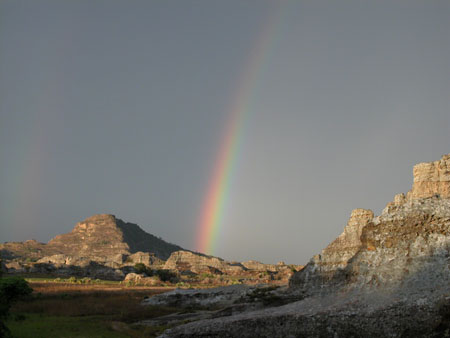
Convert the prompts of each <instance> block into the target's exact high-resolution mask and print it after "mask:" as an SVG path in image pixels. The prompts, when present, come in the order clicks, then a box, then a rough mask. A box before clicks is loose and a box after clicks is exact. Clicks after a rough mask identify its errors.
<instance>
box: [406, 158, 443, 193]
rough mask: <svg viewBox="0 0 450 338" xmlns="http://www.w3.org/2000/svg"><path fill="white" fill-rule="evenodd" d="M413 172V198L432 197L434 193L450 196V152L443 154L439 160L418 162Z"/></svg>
mask: <svg viewBox="0 0 450 338" xmlns="http://www.w3.org/2000/svg"><path fill="white" fill-rule="evenodd" d="M413 173H414V184H413V187H412V189H411V192H410V197H411V198H424V197H431V196H433V195H434V194H438V195H440V196H441V197H445V198H449V197H450V154H449V155H444V156H442V158H441V159H440V160H439V161H435V162H428V163H419V164H416V165H415V166H414V169H413Z"/></svg>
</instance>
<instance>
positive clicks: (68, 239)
mask: <svg viewBox="0 0 450 338" xmlns="http://www.w3.org/2000/svg"><path fill="white" fill-rule="evenodd" d="M47 246H48V247H49V248H51V250H53V251H54V252H58V253H62V254H66V255H79V256H84V257H86V256H114V255H118V254H123V255H130V254H133V253H136V252H138V251H142V252H151V253H153V254H154V255H155V256H156V257H158V258H160V259H163V260H166V259H167V258H169V256H170V254H171V253H172V252H174V251H178V250H183V248H181V247H180V246H178V245H174V244H171V243H168V242H166V241H164V240H162V239H160V238H158V237H156V236H153V235H151V234H149V233H147V232H145V231H144V230H142V229H141V228H140V227H139V226H138V225H137V224H133V223H125V222H124V221H122V220H121V219H118V218H116V217H115V216H114V215H107V214H101V215H94V216H92V217H89V218H87V219H85V220H84V221H83V222H79V223H77V224H76V226H75V227H74V228H73V230H72V231H71V232H70V233H68V234H63V235H58V236H56V237H55V238H53V239H52V240H50V241H49V242H48V244H47Z"/></svg>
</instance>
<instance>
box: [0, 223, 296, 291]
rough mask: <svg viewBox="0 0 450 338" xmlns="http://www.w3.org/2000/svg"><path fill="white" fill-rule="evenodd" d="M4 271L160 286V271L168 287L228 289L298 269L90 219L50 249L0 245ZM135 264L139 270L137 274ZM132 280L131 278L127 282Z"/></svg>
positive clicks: (284, 277)
mask: <svg viewBox="0 0 450 338" xmlns="http://www.w3.org/2000/svg"><path fill="white" fill-rule="evenodd" d="M0 258H1V259H2V261H3V262H2V270H4V271H6V272H9V273H40V274H54V275H58V276H59V275H61V276H78V277H93V278H102V279H113V280H124V281H125V282H127V283H135V284H151V285H154V284H155V278H153V277H154V276H144V275H136V272H139V273H141V274H143V273H147V274H149V275H153V274H154V273H156V272H158V271H157V270H168V271H170V272H171V273H167V272H164V271H163V272H159V276H161V277H163V279H167V280H165V282H170V281H172V282H173V283H177V282H182V283H184V284H187V285H189V284H192V283H195V284H213V285H229V284H233V283H250V284H256V283H285V284H286V283H287V281H288V279H289V278H290V276H291V275H292V274H293V272H295V271H296V270H297V269H299V268H301V267H299V266H288V265H286V264H284V263H283V264H278V265H277V266H274V265H269V264H263V263H259V262H256V261H250V262H244V263H243V264H241V263H238V262H228V261H225V260H223V259H221V258H219V257H214V256H208V255H204V254H201V253H195V252H191V251H187V250H183V249H182V248H181V247H179V246H177V245H174V244H170V243H167V242H165V241H164V240H162V239H160V238H157V237H155V236H153V235H151V234H149V233H147V232H145V231H144V230H142V229H141V228H140V227H139V226H138V225H136V224H132V223H125V222H124V221H122V220H120V219H118V218H116V217H115V216H114V215H109V214H99V215H94V216H91V217H89V218H87V219H85V220H84V221H82V222H79V223H77V224H76V225H75V227H74V228H73V230H72V231H71V232H69V233H67V234H62V235H58V236H56V237H54V238H53V239H51V240H50V241H49V242H48V243H47V244H44V243H39V242H36V241H34V240H29V241H25V242H22V243H19V242H13V243H5V244H1V245H0ZM136 264H139V265H140V266H139V269H138V270H136ZM125 277H127V278H125Z"/></svg>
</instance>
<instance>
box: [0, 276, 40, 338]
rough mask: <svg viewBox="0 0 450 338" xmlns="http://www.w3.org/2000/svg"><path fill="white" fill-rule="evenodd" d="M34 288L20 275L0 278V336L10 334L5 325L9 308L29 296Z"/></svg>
mask: <svg viewBox="0 0 450 338" xmlns="http://www.w3.org/2000/svg"><path fill="white" fill-rule="evenodd" d="M32 292H33V290H32V289H31V288H30V286H29V285H28V283H27V281H26V280H25V279H23V278H20V277H8V278H0V337H8V336H9V335H10V333H9V330H8V328H7V327H6V325H5V320H6V319H7V318H8V316H9V309H10V308H11V305H12V303H14V302H15V301H16V300H18V299H20V298H22V297H25V296H28V295H30V294H31V293H32Z"/></svg>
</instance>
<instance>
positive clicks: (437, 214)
mask: <svg viewBox="0 0 450 338" xmlns="http://www.w3.org/2000/svg"><path fill="white" fill-rule="evenodd" d="M449 159H450V155H445V156H443V157H442V159H441V160H440V161H436V162H432V163H425V164H419V165H417V166H415V167H414V184H413V187H412V190H411V191H410V192H409V193H408V194H406V195H404V194H399V195H396V196H395V198H394V201H393V202H390V203H388V205H387V206H386V208H385V209H384V210H383V212H382V213H381V215H379V216H377V217H373V213H372V212H371V211H370V210H364V209H356V210H354V211H353V212H352V216H351V217H350V220H349V222H348V224H347V226H346V227H345V228H344V232H343V233H342V234H341V235H340V236H339V237H338V238H337V239H336V240H335V241H333V242H332V243H331V244H330V245H329V246H328V247H326V248H325V249H324V250H323V251H322V252H321V254H320V255H317V256H314V257H313V258H312V259H311V261H310V262H309V263H308V265H307V266H306V267H305V268H304V269H303V270H301V271H299V272H297V273H296V274H295V275H294V276H293V277H292V278H291V280H290V288H289V290H288V291H287V292H286V293H285V294H284V296H285V297H291V298H292V299H295V298H296V297H297V299H298V300H297V301H294V302H292V303H290V304H288V305H284V306H279V307H269V308H266V309H264V310H259V311H250V312H245V313H242V314H239V315H236V316H229V317H223V318H217V319H213V320H202V321H199V322H193V323H190V324H187V325H183V326H179V327H176V328H173V329H171V330H168V331H166V332H165V334H164V335H163V337H199V336H202V337H234V336H239V337H433V338H437V337H448V336H450V196H449V191H448V181H449V179H448V178H449V175H448V164H449Z"/></svg>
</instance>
